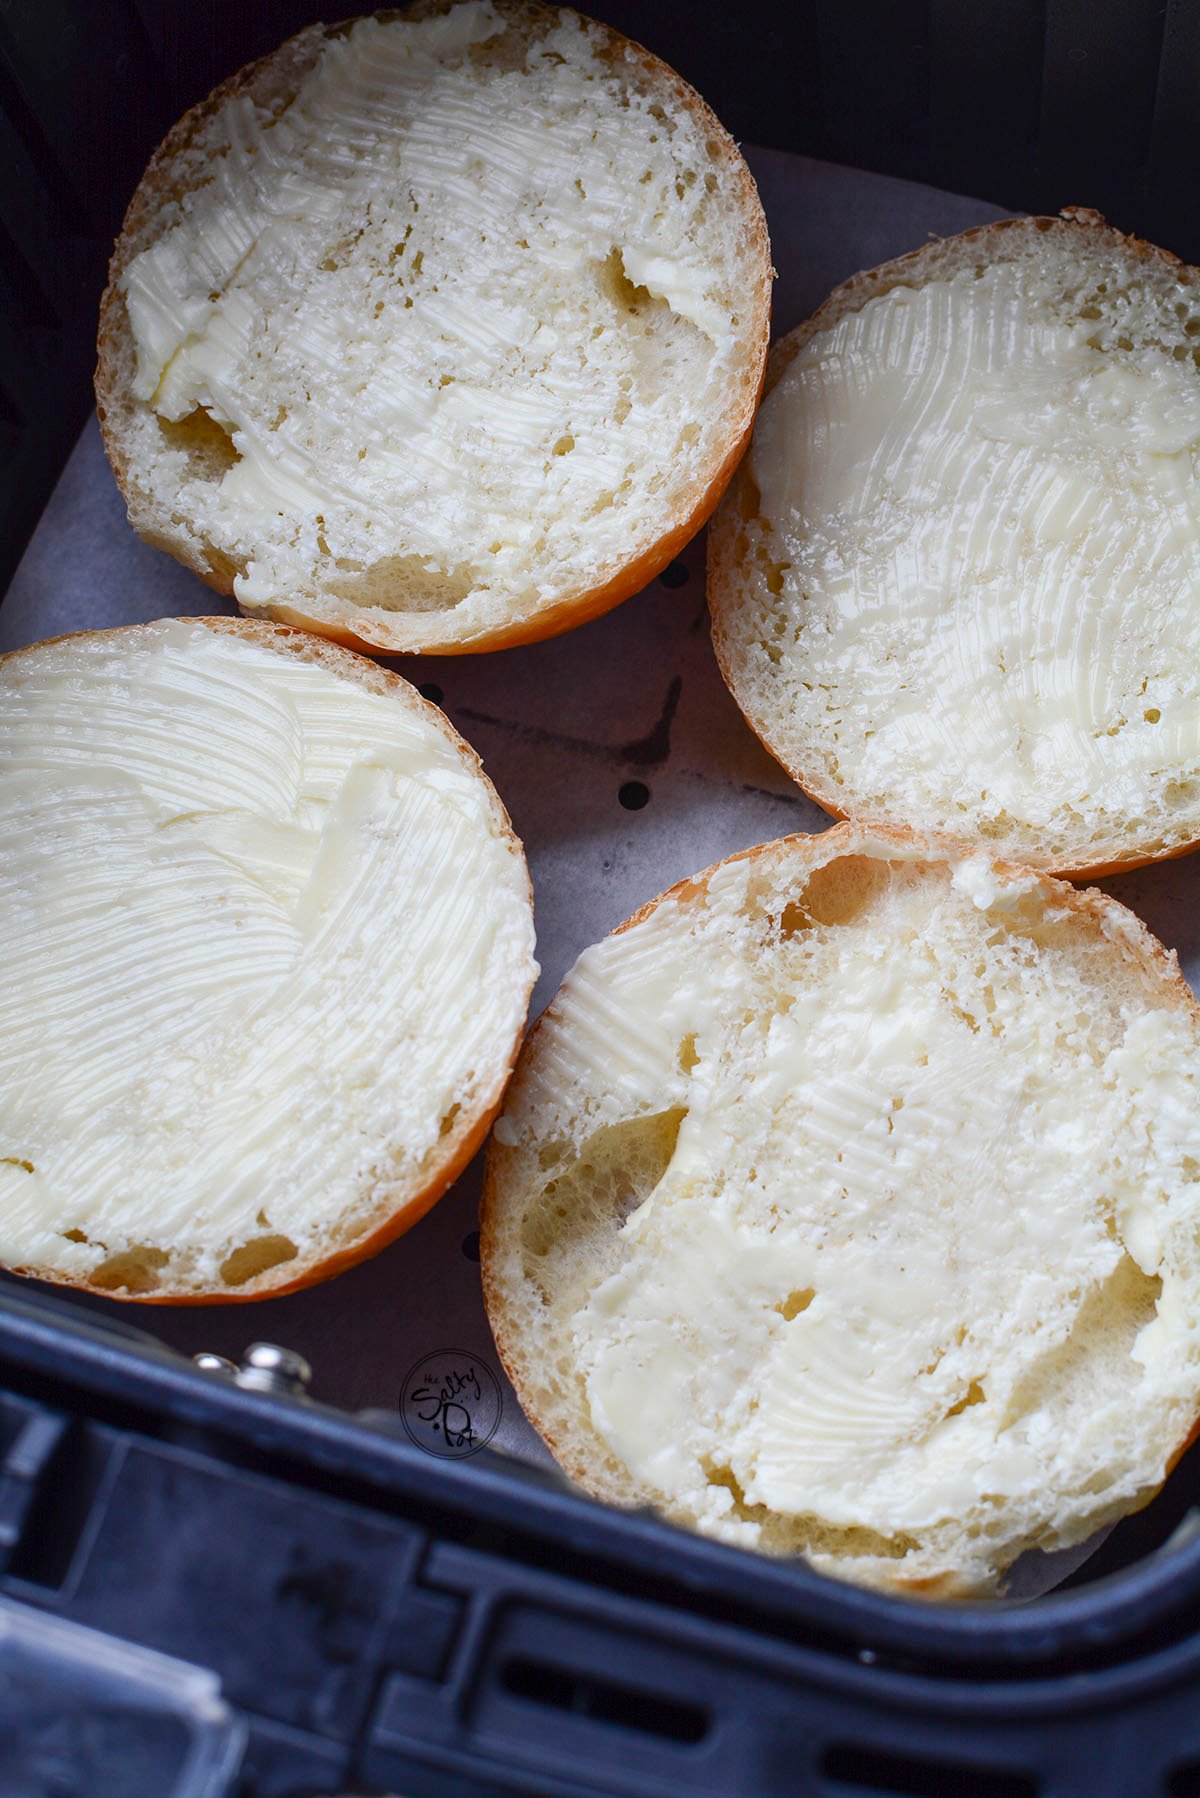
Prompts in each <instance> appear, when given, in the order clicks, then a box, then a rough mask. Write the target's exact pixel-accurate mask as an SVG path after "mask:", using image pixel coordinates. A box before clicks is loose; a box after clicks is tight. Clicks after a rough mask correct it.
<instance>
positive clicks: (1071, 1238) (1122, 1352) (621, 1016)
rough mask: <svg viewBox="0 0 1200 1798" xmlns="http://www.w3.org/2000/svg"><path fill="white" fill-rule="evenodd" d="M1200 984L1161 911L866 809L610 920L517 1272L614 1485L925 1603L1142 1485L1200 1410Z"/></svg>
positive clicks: (495, 1292)
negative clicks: (1151, 917) (1154, 929)
mask: <svg viewBox="0 0 1200 1798" xmlns="http://www.w3.org/2000/svg"><path fill="white" fill-rule="evenodd" d="M1198 1089H1200V1008H1198V1007H1197V1005H1196V1002H1195V1000H1194V999H1193V997H1192V995H1191V993H1190V992H1189V990H1188V988H1187V987H1186V985H1185V984H1184V982H1183V980H1182V978H1181V977H1180V974H1179V969H1178V965H1177V963H1176V960H1175V957H1174V956H1173V955H1168V954H1167V952H1166V951H1165V950H1164V949H1163V948H1162V947H1161V945H1160V944H1158V943H1157V942H1156V941H1155V940H1154V939H1153V938H1152V937H1151V936H1150V935H1149V934H1148V933H1147V932H1146V930H1145V929H1144V928H1143V927H1142V925H1141V924H1140V923H1139V922H1138V921H1137V919H1136V918H1134V917H1133V916H1132V914H1131V913H1129V912H1128V911H1126V910H1125V909H1124V908H1123V907H1122V906H1120V905H1118V904H1117V903H1116V902H1115V901H1114V900H1111V899H1109V898H1108V897H1107V896H1106V895H1104V894H1103V893H1100V892H1096V891H1084V892H1078V891H1076V889H1075V888H1073V887H1071V886H1070V885H1068V884H1067V883H1065V882H1062V881H1058V880H1052V879H1049V878H1047V877H1045V876H1044V875H1040V874H1038V873H1035V872H1033V871H1031V870H1028V869H1023V868H1019V867H1016V866H1014V865H1012V864H1006V863H1002V862H994V861H991V860H989V859H988V858H987V857H986V856H984V855H982V854H980V853H978V852H974V851H969V850H967V849H965V848H962V847H960V846H957V845H955V844H953V843H951V842H950V841H949V840H947V839H938V838H935V837H925V836H921V835H918V834H916V833H910V832H905V831H873V830H869V829H865V828H859V827H857V826H854V825H850V824H843V825H839V826H837V827H836V828H834V829H832V830H830V831H827V832H826V833H825V834H824V835H822V836H818V837H790V838H784V839H783V840H782V841H780V842H776V843H767V844H764V845H763V846H762V847H760V848H757V849H752V850H749V851H748V852H747V853H745V854H744V855H740V856H736V857H734V858H733V859H732V860H730V861H727V862H722V863H720V864H719V865H718V866H716V867H714V868H709V869H708V870H707V871H706V872H704V873H702V874H699V875H697V876H696V877H695V879H693V880H687V881H684V882H683V883H682V884H681V885H679V886H677V887H674V888H673V889H672V890H671V891H670V892H668V893H665V894H664V895H663V896H662V897H661V898H658V899H656V900H654V901H652V902H651V904H649V905H648V906H646V907H645V908H644V909H643V910H642V911H640V912H638V913H636V914H635V916H634V917H632V918H631V919H630V920H629V921H628V923H626V924H624V925H622V926H621V928H620V929H619V930H618V931H616V932H615V934H613V935H612V936H610V937H607V938H605V940H604V941H603V942H601V943H598V944H597V945H595V947H593V948H591V949H588V950H587V951H586V952H585V953H584V954H583V955H582V956H581V957H580V959H579V961H578V962H577V963H576V965H575V967H574V969H573V970H572V972H571V973H570V974H569V975H568V977H567V979H566V981H565V983H564V985H563V987H562V988H561V990H560V991H559V993H558V996H557V998H556V999H555V1000H554V1002H553V1004H552V1005H551V1006H550V1008H549V1009H548V1011H547V1012H546V1013H545V1014H544V1015H543V1017H542V1019H541V1021H540V1023H539V1024H538V1025H537V1027H536V1028H535V1030H534V1032H533V1033H532V1035H531V1037H530V1039H529V1040H528V1042H527V1044H526V1047H525V1050H524V1051H523V1054H522V1058H521V1061H520V1063H519V1064H518V1068H517V1072H516V1074H515V1076H514V1079H513V1083H512V1085H511V1086H510V1088H509V1092H508V1096H507V1098H506V1101H505V1110H504V1113H503V1115H502V1117H501V1118H500V1119H499V1121H498V1122H497V1124H496V1127H495V1130H494V1132H493V1137H492V1145H491V1147H490V1148H489V1158H488V1169H487V1180H486V1190H485V1198H484V1210H483V1230H482V1256H483V1273H484V1288H485V1294H486V1298H487V1304H488V1311H489V1315H490V1317H491V1322H492V1327H493V1330H494V1332H495V1337H496V1342H497V1345H498V1347H499V1350H500V1353H501V1355H502V1357H503V1360H504V1364H505V1366H506V1367H507V1369H508V1372H509V1374H510V1376H511V1378H512V1381H513V1384H514V1386H515V1388H516V1390H517V1393H518V1394H519V1396H520V1399H521V1402H522V1404H523V1405H524V1407H525V1409H526V1411H527V1412H528V1414H529V1416H530V1418H531V1419H532V1421H533V1423H534V1425H535V1426H536V1427H537V1429H538V1430H539V1431H540V1432H541V1434H542V1435H543V1436H544V1437H545V1439H546V1441H547V1443H548V1444H549V1446H550V1447H551V1449H552V1450H553V1452H554V1454H555V1455H556V1456H557V1458H558V1459H559V1461H560V1462H561V1463H562V1465H563V1467H564V1468H565V1469H566V1471H567V1472H568V1473H569V1474H571V1475H572V1476H573V1477H574V1478H575V1479H576V1480H579V1481H580V1482H582V1484H583V1485H584V1486H586V1487H587V1488H588V1489H589V1490H590V1491H591V1492H593V1493H594V1494H596V1495H597V1496H598V1497H601V1498H605V1499H609V1500H611V1501H612V1502H614V1503H616V1504H621V1505H651V1506H654V1507H655V1508H657V1509H658V1510H659V1511H661V1512H663V1513H665V1515H666V1516H667V1517H669V1518H672V1519H673V1520H675V1521H676V1522H678V1523H682V1524H686V1525H690V1526H691V1527H693V1528H695V1529H698V1530H701V1531H703V1532H705V1533H706V1534H708V1535H711V1536H716V1537H719V1538H720V1539H722V1540H723V1541H726V1542H730V1543H737V1544H741V1545H743V1546H744V1547H747V1548H751V1549H760V1550H765V1551H767V1552H768V1553H771V1554H777V1555H791V1554H799V1555H803V1556H805V1557H807V1559H808V1560H809V1561H810V1562H811V1563H812V1564H813V1565H814V1566H815V1567H817V1568H819V1569H820V1570H821V1571H822V1572H825V1573H829V1574H835V1575H840V1576H842V1577H844V1578H846V1579H849V1580H853V1581H856V1582H858V1583H860V1584H863V1585H867V1586H874V1587H877V1588H879V1589H882V1590H885V1591H891V1592H898V1593H910V1594H914V1595H917V1596H923V1597H938V1598H942V1597H964V1596H970V1595H984V1594H992V1593H994V1592H996V1591H997V1589H998V1588H1000V1586H1001V1585H1002V1581H1003V1576H1004V1573H1005V1570H1006V1569H1007V1568H1008V1567H1009V1566H1010V1565H1011V1563H1012V1562H1013V1561H1014V1560H1015V1559H1016V1558H1017V1557H1018V1556H1019V1555H1021V1554H1022V1553H1023V1552H1024V1551H1026V1550H1029V1549H1043V1550H1053V1549H1058V1548H1065V1547H1068V1546H1070V1545H1072V1544H1076V1543H1081V1542H1083V1541H1085V1540H1086V1539H1087V1538H1088V1537H1089V1536H1091V1535H1092V1533H1093V1532H1095V1531H1097V1530H1099V1529H1101V1528H1102V1527H1103V1526H1104V1525H1105V1524H1108V1523H1111V1522H1112V1521H1114V1520H1115V1519H1116V1518H1118V1517H1120V1516H1122V1515H1123V1514H1124V1513H1125V1512H1127V1511H1131V1510H1134V1509H1136V1508H1137V1507H1138V1506H1139V1505H1142V1504H1144V1503H1145V1502H1146V1501H1147V1499H1149V1498H1150V1496H1151V1495H1152V1494H1153V1493H1154V1491H1155V1490H1156V1488H1157V1487H1158V1486H1159V1485H1160V1483H1161V1482H1162V1480H1163V1478H1164V1476H1165V1475H1166V1473H1167V1471H1168V1469H1169V1468H1170V1467H1171V1465H1172V1463H1173V1462H1174V1460H1175V1459H1176V1458H1177V1456H1178V1455H1179V1454H1180V1452H1181V1451H1182V1449H1183V1447H1184V1446H1185V1444H1186V1443H1187V1441H1188V1440H1189V1438H1190V1435H1191V1433H1192V1431H1193V1428H1194V1425H1195V1420H1196V1418H1197V1415H1198V1414H1200V1229H1198V1225H1200V1105H1198V1103H1197V1101H1198V1099H1200V1090H1198Z"/></svg>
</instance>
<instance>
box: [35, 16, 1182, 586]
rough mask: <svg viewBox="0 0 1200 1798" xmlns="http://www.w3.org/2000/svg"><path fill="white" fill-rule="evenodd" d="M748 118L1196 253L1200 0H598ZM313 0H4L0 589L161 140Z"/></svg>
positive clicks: (81, 389)
mask: <svg viewBox="0 0 1200 1798" xmlns="http://www.w3.org/2000/svg"><path fill="white" fill-rule="evenodd" d="M591 10H593V11H594V13H595V15H596V16H597V17H599V18H602V19H604V20H606V21H607V22H609V23H610V24H613V25H615V26H617V27H618V28H619V29H620V30H622V31H624V32H626V33H627V34H628V35H629V36H631V37H635V38H637V39H639V40H640V41H641V42H643V43H645V44H646V45H648V46H649V48H651V49H652V50H654V51H656V52H657V53H658V54H659V55H661V56H663V57H664V58H665V59H666V60H667V61H668V62H670V63H672V64H673V65H674V66H675V67H676V68H677V69H679V70H680V72H681V73H682V74H683V75H685V76H686V77H687V78H688V80H689V81H691V82H692V84H693V85H694V86H695V87H697V88H698V89H699V90H700V92H701V93H702V94H703V95H704V96H705V98H706V99H707V100H708V101H709V102H710V103H711V105H712V106H713V107H714V109H715V110H716V112H717V113H718V115H719V116H720V118H721V119H722V120H723V121H724V123H725V124H726V125H727V126H728V128H729V130H730V131H732V133H733V135H734V136H735V137H736V138H738V139H739V140H744V141H747V142H750V143H759V144H768V145H771V146H772V147H774V148H776V149H781V150H792V151H799V152H803V153H804V154H806V155H809V156H818V157H824V158H827V159H829V160H832V161H837V162H845V163H851V164H854V165H856V166H857V167H860V168H867V169H874V170H878V171H882V172H884V173H888V174H894V175H903V176H908V177H910V178H911V179H913V180H918V181H926V182H930V183H932V184H934V185H937V186H941V187H946V188H950V189H953V190H955V191H958V192H960V193H970V194H974V195H977V196H979V197H981V198H984V199H989V200H995V201H997V202H998V203H999V204H1001V205H1004V206H1009V207H1012V208H1014V209H1029V210H1042V211H1053V210H1056V209H1057V208H1058V207H1060V206H1063V205H1067V204H1085V205H1091V206H1096V207H1099V208H1100V209H1101V210H1102V211H1104V212H1105V213H1106V214H1107V215H1108V217H1109V218H1110V219H1111V220H1112V221H1113V222H1114V223H1115V224H1118V225H1120V226H1122V227H1123V228H1124V229H1127V230H1133V231H1136V232H1137V233H1138V234H1139V235H1143V236H1147V237H1149V238H1151V239H1153V240H1155V241H1159V242H1162V243H1164V244H1165V245H1166V246H1167V247H1168V248H1170V249H1173V250H1176V251H1177V252H1178V253H1179V254H1181V255H1183V256H1184V257H1185V258H1187V259H1189V260H1197V261H1200V181H1198V180H1197V172H1198V171H1200V153H1198V152H1200V4H1197V0H1169V3H1168V4H1163V3H1162V0H793V3H792V4H790V5H780V4H778V3H777V0H775V3H772V0H741V3H740V4H730V5H717V4H703V3H701V4H692V3H689V0H644V3H640V4H639V0H595V4H594V5H593V7H592V9H591ZM341 13H342V8H341V6H340V5H338V4H336V3H335V4H334V5H333V6H332V7H327V8H322V7H321V6H320V5H319V4H317V3H316V0H207V4H205V3H203V0H200V3H197V0H183V3H179V0H0V592H2V591H3V589H4V588H5V587H6V586H7V584H8V580H9V577H10V575H11V573H12V570H13V568H14V567H15V564H16V561H17V559H18V557H19V556H20V553H21V550H22V549H23V547H24V545H25V542H26V540H27V539H28V537H29V534H30V532H31V531H32V529H33V526H34V524H35V523H36V520H37V517H38V514H39V512H40V511H41V508H42V506H43V505H44V504H45V501H46V498H47V495H48V493H49V491H50V488H51V486H52V485H53V482H54V480H55V478H56V476H57V474H58V472H59V470H60V469H61V467H62V465H63V462H64V461H65V459H66V456H67V453H68V450H69V449H70V446H71V444H72V442H73V441H74V438H75V436H76V434H77V432H78V430H79V428H80V426H81V425H82V423H83V420H84V418H85V416H86V414H87V411H88V408H89V406H90V404H91V393H90V375H91V369H92V363H93V357H94V351H93V341H94V331H95V317H96V307H97V303H98V300H99V296H100V290H101V287H102V285H103V278H104V267H105V262H106V259H107V255H108V250H109V246H110V245H111V242H112V239H113V237H114V235H115V233H116V231H117V229H118V227H119V224H120V220H121V214H122V211H123V209H124V205H125V202H126V200H127V199H128V197H129V195H130V194H131V193H132V191H133V188H134V186H135V185H136V182H137V180H138V177H139V175H140V173H141V171H142V168H143V167H144V165H145V163H146V160H147V158H148V156H149V154H150V151H151V150H152V149H153V147H154V145H155V143H156V142H157V141H158V139H159V138H160V137H161V136H162V134H163V132H164V131H165V130H166V128H167V127H168V126H169V125H170V124H171V123H172V121H173V120H174V119H175V118H176V117H178V115H179V114H180V113H181V112H183V111H184V110H185V108H187V107H188V106H190V105H192V104H193V102H195V101H196V100H199V99H201V98H202V97H203V96H204V95H205V94H206V93H207V92H208V91H209V89H210V88H211V87H213V86H214V85H215V84H216V82H217V81H219V80H221V79H222V78H223V77H224V76H226V75H228V74H230V73H232V72H233V71H234V70H235V69H237V68H239V67H240V66H241V65H242V64H243V63H245V62H248V61H250V60H251V59H252V58H253V57H255V56H258V55H261V54H262V53H264V52H265V51H268V50H270V49H273V48H274V47H275V45H276V44H277V43H279V42H280V41H281V40H282V39H283V38H284V37H286V36H288V35H289V34H290V33H292V32H293V31H296V30H298V29H299V28H300V27H301V26H302V25H304V24H307V23H309V22H310V21H312V20H313V19H316V18H321V17H338V16H341Z"/></svg>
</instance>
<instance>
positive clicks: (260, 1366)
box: [237, 1342, 312, 1392]
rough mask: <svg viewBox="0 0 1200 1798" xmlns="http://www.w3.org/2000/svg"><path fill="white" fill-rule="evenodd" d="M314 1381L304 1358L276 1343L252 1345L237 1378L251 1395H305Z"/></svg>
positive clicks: (253, 1343)
mask: <svg viewBox="0 0 1200 1798" xmlns="http://www.w3.org/2000/svg"><path fill="white" fill-rule="evenodd" d="M311 1379H312V1368H311V1367H310V1366H309V1365H308V1362H307V1361H306V1360H305V1359H304V1356H303V1355H299V1354H297V1353H296V1350H295V1349H289V1348H280V1347H279V1345H278V1343H275V1342H252V1343H251V1344H250V1347H249V1348H248V1349H247V1350H246V1352H245V1354H244V1355H243V1356H242V1365H241V1369H240V1370H239V1372H238V1375H237V1383H238V1385H239V1386H245V1387H246V1388H248V1390H249V1391H251V1392H303V1391H304V1390H305V1388H306V1387H307V1386H308V1383H309V1381H310V1380H311Z"/></svg>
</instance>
